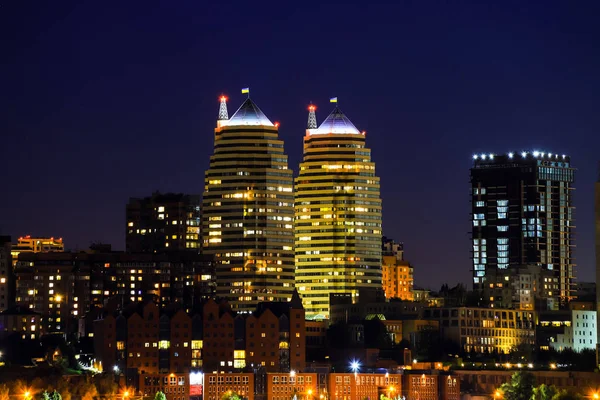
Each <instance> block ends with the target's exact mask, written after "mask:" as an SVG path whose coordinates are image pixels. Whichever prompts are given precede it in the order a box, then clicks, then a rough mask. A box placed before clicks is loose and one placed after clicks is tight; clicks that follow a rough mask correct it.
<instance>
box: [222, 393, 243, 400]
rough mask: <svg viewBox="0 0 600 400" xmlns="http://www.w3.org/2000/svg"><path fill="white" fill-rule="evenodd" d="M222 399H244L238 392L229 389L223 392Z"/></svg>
mask: <svg viewBox="0 0 600 400" xmlns="http://www.w3.org/2000/svg"><path fill="white" fill-rule="evenodd" d="M221 400H242V397H241V396H240V395H239V394H237V393H236V392H232V391H228V392H225V393H223V396H221Z"/></svg>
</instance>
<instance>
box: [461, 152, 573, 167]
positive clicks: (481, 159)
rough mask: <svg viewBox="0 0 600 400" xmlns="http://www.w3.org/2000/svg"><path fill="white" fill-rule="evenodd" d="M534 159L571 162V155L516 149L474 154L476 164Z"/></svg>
mask: <svg viewBox="0 0 600 400" xmlns="http://www.w3.org/2000/svg"><path fill="white" fill-rule="evenodd" d="M532 160H543V161H557V162H569V161H570V160H571V157H569V156H567V155H565V154H556V153H547V152H544V151H538V150H533V151H518V152H517V151H515V152H512V151H510V152H508V153H504V154H494V153H479V154H473V162H474V164H481V163H484V164H485V163H488V164H489V163H496V162H506V161H511V162H519V161H532Z"/></svg>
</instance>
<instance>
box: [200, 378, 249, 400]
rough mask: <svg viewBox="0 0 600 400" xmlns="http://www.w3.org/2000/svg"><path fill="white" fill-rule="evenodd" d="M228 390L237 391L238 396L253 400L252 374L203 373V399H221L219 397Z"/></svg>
mask: <svg viewBox="0 0 600 400" xmlns="http://www.w3.org/2000/svg"><path fill="white" fill-rule="evenodd" d="M228 392H230V393H237V394H238V395H240V397H242V398H244V399H247V400H254V374H253V373H228V374H225V373H220V374H219V373H207V374H204V390H203V394H204V395H203V399H204V400H221V397H222V396H223V395H224V394H225V393H228Z"/></svg>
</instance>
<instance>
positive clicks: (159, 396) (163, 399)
mask: <svg viewBox="0 0 600 400" xmlns="http://www.w3.org/2000/svg"><path fill="white" fill-rule="evenodd" d="M154 400H167V396H165V394H164V393H163V392H161V391H158V392H156V394H155V395H154Z"/></svg>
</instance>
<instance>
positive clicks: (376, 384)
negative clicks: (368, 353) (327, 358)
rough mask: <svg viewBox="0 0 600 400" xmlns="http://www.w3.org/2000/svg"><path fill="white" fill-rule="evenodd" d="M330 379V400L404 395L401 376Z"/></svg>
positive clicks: (343, 375) (333, 376) (358, 375)
mask: <svg viewBox="0 0 600 400" xmlns="http://www.w3.org/2000/svg"><path fill="white" fill-rule="evenodd" d="M328 378H329V379H328V394H329V396H328V398H330V399H332V400H333V399H346V400H363V399H365V398H369V399H379V398H380V396H381V395H382V394H383V395H385V396H386V397H390V398H395V397H396V394H397V395H399V394H400V393H402V376H401V375H396V374H385V373H384V374H366V373H356V374H354V373H330V374H329V377H328ZM413 398H416V397H413ZM434 400H437V399H434Z"/></svg>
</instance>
